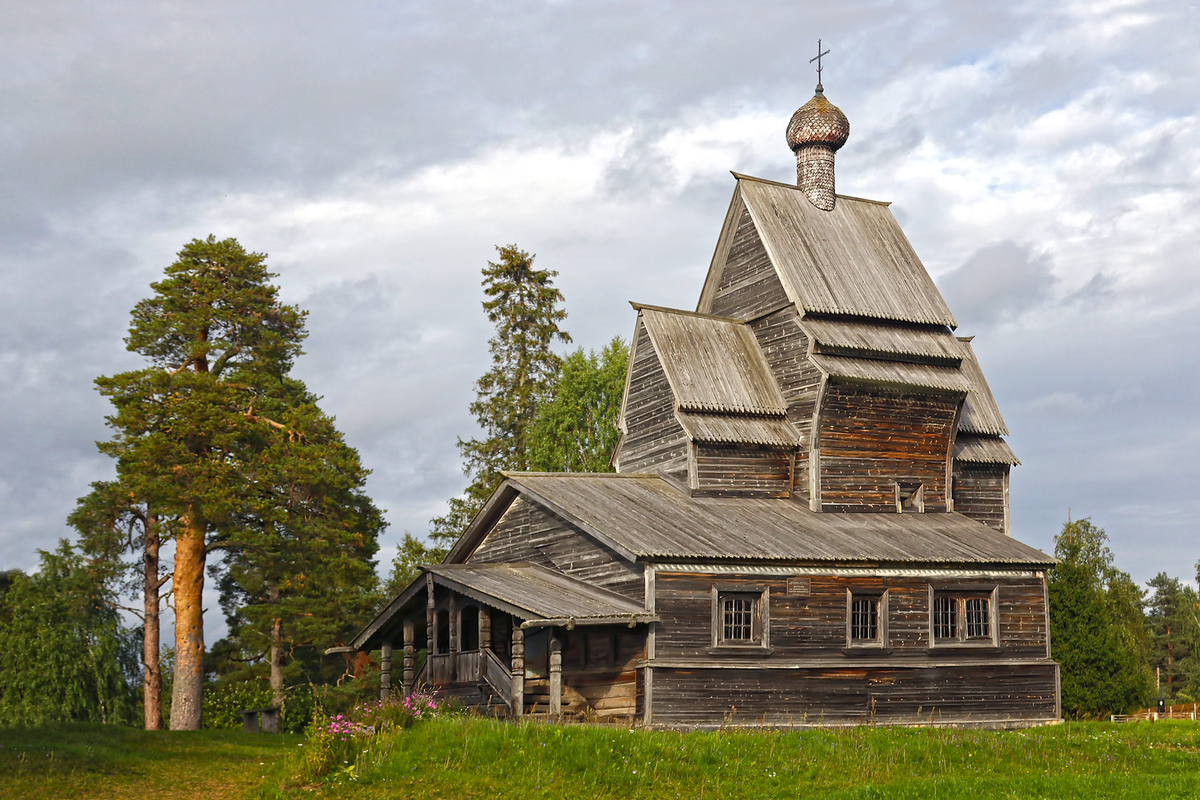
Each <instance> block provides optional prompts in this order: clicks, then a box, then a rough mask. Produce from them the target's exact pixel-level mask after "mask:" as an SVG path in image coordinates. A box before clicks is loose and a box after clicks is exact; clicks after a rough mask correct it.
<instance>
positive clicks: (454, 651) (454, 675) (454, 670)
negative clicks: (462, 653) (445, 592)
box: [450, 592, 458, 682]
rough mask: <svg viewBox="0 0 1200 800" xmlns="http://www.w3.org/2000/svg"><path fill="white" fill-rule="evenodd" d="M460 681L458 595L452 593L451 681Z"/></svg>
mask: <svg viewBox="0 0 1200 800" xmlns="http://www.w3.org/2000/svg"><path fill="white" fill-rule="evenodd" d="M457 680H458V595H457V594H455V593H454V592H451V593H450V681H451V682H454V681H457Z"/></svg>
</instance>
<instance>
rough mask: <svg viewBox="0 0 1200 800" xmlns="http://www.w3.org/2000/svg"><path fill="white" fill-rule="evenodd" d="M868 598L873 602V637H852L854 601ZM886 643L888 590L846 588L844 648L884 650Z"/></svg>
mask: <svg viewBox="0 0 1200 800" xmlns="http://www.w3.org/2000/svg"><path fill="white" fill-rule="evenodd" d="M856 600H870V601H873V602H874V604H875V638H874V639H856V638H855V637H854V601H856ZM888 647H889V643H888V590H887V589H886V588H877V589H850V588H847V589H846V648H847V649H848V650H886V649H888Z"/></svg>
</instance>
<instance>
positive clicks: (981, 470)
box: [954, 462, 1009, 533]
mask: <svg viewBox="0 0 1200 800" xmlns="http://www.w3.org/2000/svg"><path fill="white" fill-rule="evenodd" d="M1008 471H1009V466H1008V465H1007V464H980V465H976V464H960V463H958V462H955V464H954V510H955V511H957V512H958V513H960V514H963V515H965V516H968V517H970V518H971V519H973V520H977V521H979V522H982V523H983V524H984V525H987V526H988V527H989V528H993V529H995V530H997V531H999V532H1000V533H1008Z"/></svg>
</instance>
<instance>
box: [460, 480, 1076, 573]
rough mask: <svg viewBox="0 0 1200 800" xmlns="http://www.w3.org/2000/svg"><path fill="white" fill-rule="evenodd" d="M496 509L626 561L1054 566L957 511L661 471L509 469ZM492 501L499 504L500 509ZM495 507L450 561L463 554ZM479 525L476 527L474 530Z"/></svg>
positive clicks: (482, 517) (480, 519)
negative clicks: (682, 484)
mask: <svg viewBox="0 0 1200 800" xmlns="http://www.w3.org/2000/svg"><path fill="white" fill-rule="evenodd" d="M506 478H507V480H506V481H505V482H504V484H502V485H501V488H500V489H499V490H498V491H497V493H496V495H494V496H493V502H490V503H489V505H490V506H491V509H490V513H502V511H503V508H504V507H507V503H508V502H510V501H511V500H512V499H513V498H514V497H515V496H516V495H517V494H521V495H525V496H526V497H528V498H529V499H530V500H532V501H533V502H535V503H537V504H539V505H541V506H543V507H544V508H546V509H548V510H550V511H551V512H552V513H554V514H556V515H557V516H559V517H561V518H563V519H565V520H566V521H568V522H570V523H572V524H574V525H576V526H577V527H579V528H580V529H581V530H583V531H585V532H587V533H589V534H591V535H592V536H593V537H595V538H596V539H597V540H598V541H600V542H602V543H604V544H606V545H608V546H609V547H610V548H612V549H613V550H614V551H615V552H617V553H620V554H622V555H623V556H625V557H626V558H633V559H645V560H651V561H664V560H705V561H724V560H730V561H734V560H736V561H763V562H770V561H785V562H811V563H821V562H831V561H836V562H840V563H847V562H849V563H861V564H864V565H872V564H908V565H912V564H928V565H970V566H976V567H980V566H983V565H994V566H1006V567H1012V566H1027V567H1033V566H1038V565H1048V564H1052V563H1054V559H1053V558H1051V557H1050V556H1048V555H1046V554H1045V553H1042V552H1041V551H1039V550H1035V549H1034V548H1032V547H1029V546H1028V545H1025V544H1022V543H1020V542H1018V541H1016V540H1015V539H1011V538H1009V537H1007V536H1004V535H1003V534H999V533H997V532H996V531H994V530H992V529H990V528H988V527H987V526H985V525H983V524H982V523H979V522H975V521H974V520H971V519H968V518H967V517H965V516H963V515H961V514H955V513H929V514H821V513H817V512H814V511H811V510H809V509H808V508H807V507H806V506H804V505H802V504H800V503H795V502H792V501H791V500H786V499H755V498H744V497H743V498H713V497H692V496H690V495H689V494H688V492H686V491H685V490H682V489H680V488H678V487H676V486H675V485H673V484H672V483H670V482H669V481H667V480H665V479H664V478H661V477H659V476H657V475H644V474H605V475H591V474H585V473H579V474H546V473H508V474H507V475H506ZM493 503H494V504H493ZM488 516H489V509H485V513H481V514H480V517H478V518H476V521H475V522H474V523H472V526H471V528H469V529H468V531H467V534H466V535H465V536H464V539H463V540H462V541H461V542H460V544H459V545H457V546H456V547H455V548H454V550H453V551H451V554H450V556H449V557H448V560H456V559H457V558H461V557H465V555H466V552H468V551H469V549H470V548H471V547H473V545H472V544H471V540H472V535H473V533H474V532H475V531H484V532H486V528H487V525H488V519H487V518H488ZM477 526H478V527H477Z"/></svg>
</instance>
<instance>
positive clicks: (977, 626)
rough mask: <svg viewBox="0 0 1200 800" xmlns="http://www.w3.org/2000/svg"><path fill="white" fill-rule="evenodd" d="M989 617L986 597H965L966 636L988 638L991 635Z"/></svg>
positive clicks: (969, 637)
mask: <svg viewBox="0 0 1200 800" xmlns="http://www.w3.org/2000/svg"><path fill="white" fill-rule="evenodd" d="M990 617H991V615H990V614H989V613H988V599H987V598H986V597H969V598H967V638H968V639H986V638H990V637H991V635H992V631H991V619H990Z"/></svg>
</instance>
